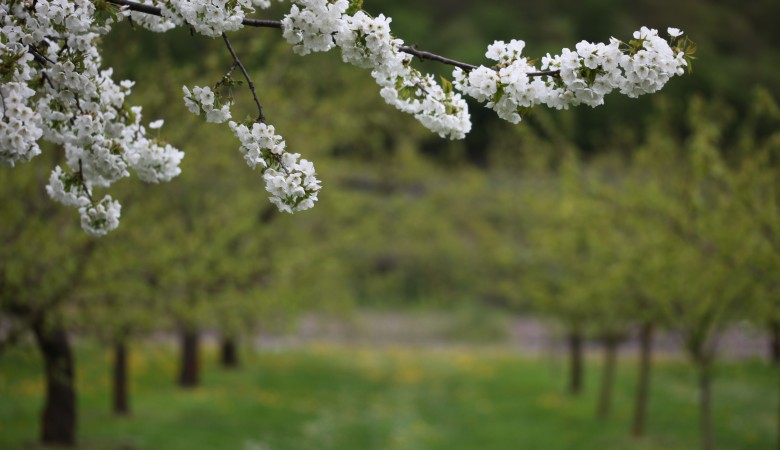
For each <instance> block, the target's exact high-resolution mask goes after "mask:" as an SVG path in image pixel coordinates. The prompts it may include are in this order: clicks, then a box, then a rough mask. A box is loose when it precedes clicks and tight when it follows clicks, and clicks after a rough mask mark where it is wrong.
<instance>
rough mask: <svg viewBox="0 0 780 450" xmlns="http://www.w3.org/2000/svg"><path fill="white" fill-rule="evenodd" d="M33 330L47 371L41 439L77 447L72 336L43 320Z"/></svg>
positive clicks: (44, 441)
mask: <svg viewBox="0 0 780 450" xmlns="http://www.w3.org/2000/svg"><path fill="white" fill-rule="evenodd" d="M33 333H34V334H35V341H36V343H37V344H38V349H39V350H40V352H41V356H43V364H44V368H45V371H46V399H45V402H44V406H43V414H42V415H41V442H42V443H43V444H44V445H51V446H59V447H73V446H75V445H76V387H75V385H74V359H73V352H72V351H71V349H70V343H69V342H68V335H67V333H66V332H65V330H64V329H63V328H62V327H60V326H56V325H52V326H47V324H44V323H43V321H37V322H36V323H34V324H33Z"/></svg>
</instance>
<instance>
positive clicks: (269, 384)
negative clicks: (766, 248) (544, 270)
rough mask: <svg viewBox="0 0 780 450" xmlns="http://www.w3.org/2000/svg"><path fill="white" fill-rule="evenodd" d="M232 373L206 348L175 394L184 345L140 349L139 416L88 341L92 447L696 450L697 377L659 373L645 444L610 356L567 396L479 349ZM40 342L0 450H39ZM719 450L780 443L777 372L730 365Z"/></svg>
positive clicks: (23, 374)
mask: <svg viewBox="0 0 780 450" xmlns="http://www.w3.org/2000/svg"><path fill="white" fill-rule="evenodd" d="M243 356H244V361H243V367H242V368H241V369H239V370H234V371H228V370H224V369H221V368H219V367H218V366H217V364H216V362H215V359H216V358H215V354H214V351H213V350H211V349H206V351H205V362H204V371H203V385H202V386H201V387H199V388H197V389H194V390H191V391H184V390H181V389H178V388H177V387H175V386H174V383H173V381H172V380H174V374H175V369H176V368H175V366H176V357H177V355H176V353H175V351H174V349H172V348H167V347H163V348H154V347H152V346H151V345H149V344H144V345H143V346H141V347H140V348H139V347H136V348H135V349H134V352H133V354H132V361H131V367H132V371H133V380H132V392H131V407H132V409H133V414H132V415H131V416H130V417H126V418H117V417H114V416H113V415H112V414H111V412H110V409H109V374H110V367H109V354H108V352H107V351H104V350H103V349H100V348H97V347H95V346H92V345H89V344H84V343H82V344H81V345H79V346H78V355H77V357H78V361H77V368H78V389H79V413H80V417H79V421H80V422H79V435H80V448H83V449H106V450H109V449H117V450H140V449H150V450H152V449H153V450H198V449H204V450H205V449H209V450H214V449H220V450H222V449H237V450H283V449H289V450H303V449H307V450H308V449H317V450H326V449H338V450H350V449H354V450H371V449H408V450H413V449H441V450H444V449H446V450H467V449H468V450H492V449H530V450H534V449H540V450H541V449H545V450H548V449H552V450H565V449H577V450H588V449H599V450H606V449H616V450H617V449H620V450H626V449H629V450H630V449H664V450H675V449H677V450H690V449H696V448H697V447H698V441H697V416H696V414H697V404H696V390H695V386H694V384H693V382H694V380H695V377H694V374H693V372H692V371H691V369H690V368H689V367H688V366H687V365H685V364H684V363H681V362H678V361H660V362H658V363H657V364H656V369H657V370H656V372H655V373H654V377H653V389H652V399H651V408H650V420H649V424H648V436H647V438H645V439H643V440H640V441H636V440H634V439H632V438H631V437H630V436H629V433H628V430H629V427H630V419H631V408H632V402H631V400H632V394H633V388H634V384H633V383H634V375H635V371H634V369H633V361H629V360H628V358H624V361H623V364H622V365H621V366H620V368H619V373H618V375H619V376H618V379H617V386H616V392H615V403H614V409H613V415H612V417H611V418H610V419H609V420H607V421H600V420H597V419H595V417H594V415H595V391H596V387H597V385H598V372H597V371H598V361H597V360H596V359H591V360H590V361H589V365H588V367H587V369H588V371H587V373H586V377H587V386H586V388H587V389H586V393H585V395H583V396H582V397H580V398H570V397H568V396H567V395H565V393H564V392H563V390H562V386H563V385H564V373H563V372H564V368H565V367H564V365H563V362H562V360H560V361H558V360H553V359H551V358H541V357H531V356H520V355H517V354H514V353H511V352H507V351H499V350H484V349H478V348H470V349H454V350H453V349H448V350H431V349H427V350H421V349H412V348H386V349H371V348H347V347H325V346H322V347H313V348H308V349H301V350H286V351H281V352H271V351H263V352H258V353H251V354H249V352H245V354H244V355H243ZM40 373H41V367H40V361H39V358H38V356H37V354H36V353H35V351H34V349H32V348H31V347H27V348H17V349H11V350H9V351H7V352H6V353H3V354H0V449H3V450H16V449H34V448H39V447H38V446H37V445H36V444H35V441H36V439H37V430H38V428H37V426H38V424H37V419H38V415H39V409H40V406H41V396H42V393H43V384H42V380H41V376H40ZM716 377H717V378H716V382H715V386H714V396H715V398H714V401H715V421H716V448H721V449H768V448H775V447H774V445H775V444H774V439H775V429H774V428H775V423H776V420H775V416H774V414H775V413H776V410H777V408H776V397H777V383H776V382H775V380H776V379H777V376H776V371H775V370H773V369H772V368H770V367H768V366H767V365H766V364H764V363H760V362H752V363H750V362H748V363H729V364H721V365H720V366H718V370H717V374H716Z"/></svg>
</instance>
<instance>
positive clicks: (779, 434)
mask: <svg viewBox="0 0 780 450" xmlns="http://www.w3.org/2000/svg"><path fill="white" fill-rule="evenodd" d="M776 370H777V369H776ZM777 375H780V370H778V371H777ZM778 381H780V376H778ZM778 387H780V384H779V385H778ZM778 392H780V389H778ZM777 407H778V408H777V422H775V424H776V425H777V428H776V430H777V442H776V443H775V447H776V448H778V449H780V398H778V402H777Z"/></svg>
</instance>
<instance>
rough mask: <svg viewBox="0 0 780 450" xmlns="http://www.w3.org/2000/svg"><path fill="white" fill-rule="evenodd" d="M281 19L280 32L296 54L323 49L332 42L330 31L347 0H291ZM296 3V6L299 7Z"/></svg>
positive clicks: (334, 28)
mask: <svg viewBox="0 0 780 450" xmlns="http://www.w3.org/2000/svg"><path fill="white" fill-rule="evenodd" d="M293 3H294V4H293V6H292V8H291V9H290V13H289V14H287V15H286V16H284V19H283V20H282V30H283V32H282V35H283V36H284V38H285V39H287V42H289V43H290V44H292V45H293V51H294V52H295V53H297V54H299V55H308V54H309V53H312V52H326V51H328V50H330V49H332V48H333V47H334V46H335V42H334V41H333V35H334V34H336V33H337V32H338V31H339V29H340V28H341V25H342V16H343V15H344V14H345V13H346V11H347V8H349V2H348V1H347V0H336V1H333V2H331V1H329V0H294V2H293ZM299 6H300V7H299Z"/></svg>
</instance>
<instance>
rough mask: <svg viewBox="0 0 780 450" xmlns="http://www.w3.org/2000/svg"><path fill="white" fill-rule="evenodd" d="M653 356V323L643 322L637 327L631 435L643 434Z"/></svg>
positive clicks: (638, 435)
mask: <svg viewBox="0 0 780 450" xmlns="http://www.w3.org/2000/svg"><path fill="white" fill-rule="evenodd" d="M652 356H653V324H652V323H650V322H645V323H643V324H642V327H641V328H640V329H639V380H638V381H637V387H636V403H635V405H634V428H633V435H634V437H636V438H639V437H642V436H644V434H645V423H646V422H647V404H648V398H649V393H650V364H651V363H652Z"/></svg>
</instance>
